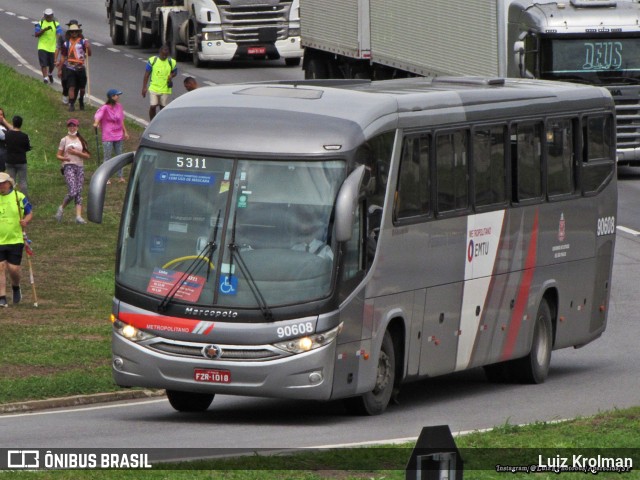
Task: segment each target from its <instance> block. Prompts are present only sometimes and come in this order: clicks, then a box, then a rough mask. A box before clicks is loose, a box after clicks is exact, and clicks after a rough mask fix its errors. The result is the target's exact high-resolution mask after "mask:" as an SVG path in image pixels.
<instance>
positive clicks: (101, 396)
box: [0, 390, 164, 414]
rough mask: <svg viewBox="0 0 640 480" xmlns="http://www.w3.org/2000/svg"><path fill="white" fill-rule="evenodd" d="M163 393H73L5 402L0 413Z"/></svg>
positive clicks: (160, 394) (143, 391) (131, 391)
mask: <svg viewBox="0 0 640 480" xmlns="http://www.w3.org/2000/svg"><path fill="white" fill-rule="evenodd" d="M163 395H164V390H124V391H121V392H108V393H96V394H94V395H74V396H72V397H62V398H47V399H44V400H30V401H28V402H18V403H5V404H3V405H0V414H4V413H28V412H34V411H37V410H46V409H49V408H64V407H75V406H80V405H93V404H96V403H106V402H117V401H120V400H134V399H138V398H154V397H161V396H163Z"/></svg>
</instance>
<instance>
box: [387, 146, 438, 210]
mask: <svg viewBox="0 0 640 480" xmlns="http://www.w3.org/2000/svg"><path fill="white" fill-rule="evenodd" d="M430 145H431V138H430V137H429V136H427V135H422V136H413V137H407V138H405V139H404V144H403V147H402V157H401V158H400V171H399V173H398V186H397V190H396V197H395V205H394V220H402V219H406V218H411V217H417V216H423V215H427V214H428V213H429V211H430V210H431V202H430V198H429V197H430V193H429V192H430V188H429V187H430V178H429V147H430Z"/></svg>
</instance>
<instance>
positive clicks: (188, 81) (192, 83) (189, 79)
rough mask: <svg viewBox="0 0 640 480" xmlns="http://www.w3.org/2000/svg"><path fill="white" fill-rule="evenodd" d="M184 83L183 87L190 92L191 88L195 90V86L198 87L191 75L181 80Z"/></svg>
mask: <svg viewBox="0 0 640 480" xmlns="http://www.w3.org/2000/svg"><path fill="white" fill-rule="evenodd" d="M182 83H183V84H184V89H185V90H186V91H187V92H190V91H192V90H195V89H196V88H198V82H197V80H196V79H195V78H193V77H187V78H185V79H184V82H182Z"/></svg>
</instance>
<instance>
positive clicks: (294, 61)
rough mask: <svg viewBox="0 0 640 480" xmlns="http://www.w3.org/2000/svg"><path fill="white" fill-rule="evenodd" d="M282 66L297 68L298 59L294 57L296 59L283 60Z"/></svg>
mask: <svg viewBox="0 0 640 480" xmlns="http://www.w3.org/2000/svg"><path fill="white" fill-rule="evenodd" d="M284 64H285V65H286V66H287V67H297V66H298V65H300V57H296V58H285V59H284Z"/></svg>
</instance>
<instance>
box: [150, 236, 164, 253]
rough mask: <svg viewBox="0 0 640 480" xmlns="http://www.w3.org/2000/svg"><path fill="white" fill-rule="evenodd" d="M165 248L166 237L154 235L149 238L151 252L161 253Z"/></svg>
mask: <svg viewBox="0 0 640 480" xmlns="http://www.w3.org/2000/svg"><path fill="white" fill-rule="evenodd" d="M166 248H167V237H161V236H160V235H154V236H153V237H151V248H150V250H151V252H153V253H162V252H164V251H165V250H166Z"/></svg>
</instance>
